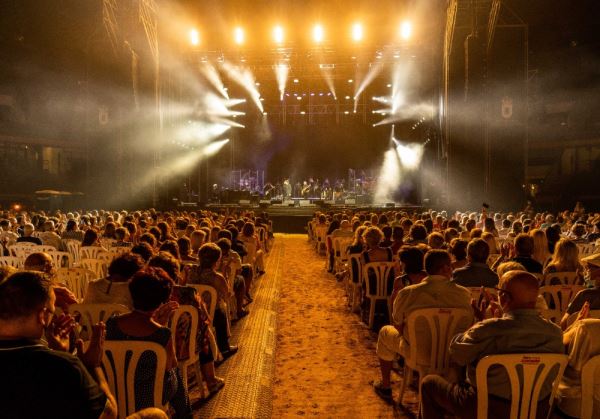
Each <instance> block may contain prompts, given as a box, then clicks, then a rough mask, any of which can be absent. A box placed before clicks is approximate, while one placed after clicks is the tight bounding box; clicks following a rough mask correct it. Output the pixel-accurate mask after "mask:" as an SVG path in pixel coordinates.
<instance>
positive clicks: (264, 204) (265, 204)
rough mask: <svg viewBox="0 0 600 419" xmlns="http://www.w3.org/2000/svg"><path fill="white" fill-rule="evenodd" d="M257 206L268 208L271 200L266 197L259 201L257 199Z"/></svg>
mask: <svg viewBox="0 0 600 419" xmlns="http://www.w3.org/2000/svg"><path fill="white" fill-rule="evenodd" d="M258 206H259V207H261V208H268V207H270V206H271V201H269V200H268V199H267V200H265V199H261V200H260V201H258Z"/></svg>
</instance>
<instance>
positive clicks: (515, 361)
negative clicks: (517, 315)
mask: <svg viewBox="0 0 600 419" xmlns="http://www.w3.org/2000/svg"><path fill="white" fill-rule="evenodd" d="M567 362H568V357H567V355H563V354H508V355H490V356H486V357H484V358H482V359H480V360H479V362H478V364H477V369H476V371H475V376H476V382H477V419H487V417H488V387H487V374H488V370H489V369H490V367H491V366H493V365H499V366H502V367H504V368H505V370H506V373H507V375H508V378H509V380H510V386H511V395H512V397H511V405H510V417H511V418H514V419H517V418H519V419H535V417H536V413H537V405H538V402H539V397H540V392H541V390H542V386H543V384H544V382H545V381H546V378H547V377H548V375H549V374H550V372H552V371H556V369H557V368H556V366H557V365H558V374H557V375H556V377H555V378H554V381H553V385H552V393H551V394H550V398H549V403H550V406H552V401H553V400H554V396H555V395H556V390H557V389H558V383H559V381H560V379H561V377H562V375H563V373H564V371H565V367H566V366H567ZM520 371H521V374H519V372H520ZM519 375H522V380H521V379H519Z"/></svg>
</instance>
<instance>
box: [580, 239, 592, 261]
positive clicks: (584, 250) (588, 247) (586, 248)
mask: <svg viewBox="0 0 600 419" xmlns="http://www.w3.org/2000/svg"><path fill="white" fill-rule="evenodd" d="M577 247H578V248H579V259H583V258H584V257H586V256H589V255H591V254H593V253H594V252H595V251H596V245H595V244H594V243H587V244H586V243H578V244H577Z"/></svg>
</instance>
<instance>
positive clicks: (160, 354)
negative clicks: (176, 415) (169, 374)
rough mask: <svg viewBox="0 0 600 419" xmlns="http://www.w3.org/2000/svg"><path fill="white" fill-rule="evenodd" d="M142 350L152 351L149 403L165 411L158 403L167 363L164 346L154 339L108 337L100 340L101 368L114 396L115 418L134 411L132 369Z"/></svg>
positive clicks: (160, 403) (159, 402) (133, 374)
mask: <svg viewBox="0 0 600 419" xmlns="http://www.w3.org/2000/svg"><path fill="white" fill-rule="evenodd" d="M145 352H154V355H155V357H156V371H155V372H154V380H153V381H154V388H153V389H152V391H151V393H152V395H153V400H154V403H153V405H152V406H154V407H158V408H160V409H162V410H164V411H166V408H167V406H165V405H163V404H162V393H163V380H164V376H165V370H166V365H167V352H166V350H165V348H163V347H162V346H161V345H159V344H158V343H154V342H148V341H133V340H127V341H118V340H108V341H106V342H104V356H103V357H102V369H103V370H104V373H105V375H106V380H107V381H108V386H109V387H110V390H111V392H112V394H113V395H114V396H115V398H116V399H117V406H119V418H126V417H127V416H129V415H130V414H132V413H134V412H135V411H136V408H135V370H136V368H137V365H138V362H139V361H140V357H141V356H142V354H144V353H145ZM144 407H150V406H144Z"/></svg>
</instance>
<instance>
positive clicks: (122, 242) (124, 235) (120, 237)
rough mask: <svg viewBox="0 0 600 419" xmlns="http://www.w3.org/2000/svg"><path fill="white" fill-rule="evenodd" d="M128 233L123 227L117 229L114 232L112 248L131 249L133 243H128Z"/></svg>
mask: <svg viewBox="0 0 600 419" xmlns="http://www.w3.org/2000/svg"><path fill="white" fill-rule="evenodd" d="M128 236H129V232H128V231H127V229H126V228H125V227H119V228H117V229H116V230H115V240H116V242H115V243H113V246H114V247H132V246H133V243H132V242H131V241H128V240H127V239H128Z"/></svg>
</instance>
